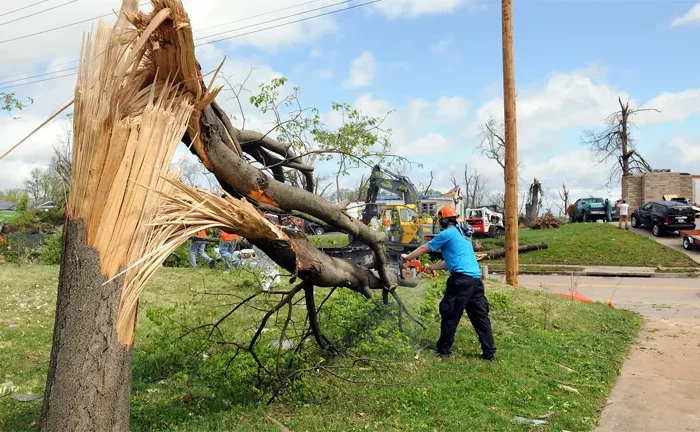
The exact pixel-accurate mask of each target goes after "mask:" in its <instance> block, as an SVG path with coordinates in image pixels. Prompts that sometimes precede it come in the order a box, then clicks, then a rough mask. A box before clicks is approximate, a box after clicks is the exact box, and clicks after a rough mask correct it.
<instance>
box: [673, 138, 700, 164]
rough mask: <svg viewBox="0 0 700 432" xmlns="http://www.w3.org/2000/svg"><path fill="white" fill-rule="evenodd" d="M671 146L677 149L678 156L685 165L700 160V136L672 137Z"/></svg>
mask: <svg viewBox="0 0 700 432" xmlns="http://www.w3.org/2000/svg"><path fill="white" fill-rule="evenodd" d="M669 146H670V147H672V148H673V149H675V150H676V151H677V152H678V153H677V156H676V158H677V159H679V160H680V161H682V163H683V164H685V165H688V166H689V165H690V164H693V163H698V162H700V137H697V136H696V137H693V138H688V137H683V136H675V137H672V138H671V140H670V142H669Z"/></svg>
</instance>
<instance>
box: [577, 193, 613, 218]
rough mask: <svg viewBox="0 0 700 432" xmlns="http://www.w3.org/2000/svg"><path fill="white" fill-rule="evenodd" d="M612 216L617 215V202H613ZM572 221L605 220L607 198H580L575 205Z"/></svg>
mask: <svg viewBox="0 0 700 432" xmlns="http://www.w3.org/2000/svg"><path fill="white" fill-rule="evenodd" d="M610 205H611V206H612V207H611V208H612V210H611V216H614V215H615V203H614V202H611V203H610ZM573 207H574V208H573V214H572V215H570V216H571V222H594V221H596V220H598V219H603V220H605V199H603V198H580V199H578V200H577V201H576V202H575V203H574V206H573Z"/></svg>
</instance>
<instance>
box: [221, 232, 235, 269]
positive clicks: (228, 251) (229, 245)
mask: <svg viewBox="0 0 700 432" xmlns="http://www.w3.org/2000/svg"><path fill="white" fill-rule="evenodd" d="M239 240H240V237H239V236H238V235H236V234H229V233H227V232H224V231H222V230H219V255H221V258H222V259H223V260H224V266H225V267H226V270H231V264H233V265H234V266H236V267H238V264H239V263H240V259H238V256H237V255H236V247H237V245H238V241H239Z"/></svg>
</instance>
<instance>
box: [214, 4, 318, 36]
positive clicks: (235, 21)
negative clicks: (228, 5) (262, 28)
mask: <svg viewBox="0 0 700 432" xmlns="http://www.w3.org/2000/svg"><path fill="white" fill-rule="evenodd" d="M320 1H321V0H311V1H307V2H305V3H300V4H297V5H294V6H287V7H283V8H281V9H275V10H272V11H268V12H263V13H261V14H257V15H253V16H249V17H245V18H239V19H237V20H234V21H229V22H225V23H223V24H217V25H213V26H211V27H207V28H204V29H201V30H200V31H205V30H211V29H215V28H218V27H223V26H227V25H229V24H235V23H238V22H241V21H248V20H249V19H253V18H259V17H262V16H266V15H271V14H273V13H276V12H282V11H285V10H289V9H296V8H298V7H302V6H306V5H310V4H313V3H318V2H320ZM205 37H206V36H205Z"/></svg>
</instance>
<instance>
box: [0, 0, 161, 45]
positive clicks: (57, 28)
mask: <svg viewBox="0 0 700 432" xmlns="http://www.w3.org/2000/svg"><path fill="white" fill-rule="evenodd" d="M73 1H78V0H73ZM148 4H150V3H149V2H144V3H141V4H140V5H139V6H146V5H148ZM111 15H114V12H110V13H107V14H104V15H98V16H95V17H92V18H88V19H84V20H80V21H76V22H72V23H70V24H64V25H61V26H58V27H54V28H50V29H46V30H42V31H38V32H36V33H30V34H26V35H22V36H17V37H14V38H10V39H5V40H0V44H4V43H7V42H14V41H18V40H22V39H26V38H30V37H34V36H38V35H42V34H45V33H51V32H54V31H56V30H62V29H64V28H68V27H73V26H76V25H78V24H84V23H86V22H90V21H95V20H98V19H100V18H106V17H108V16H111Z"/></svg>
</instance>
